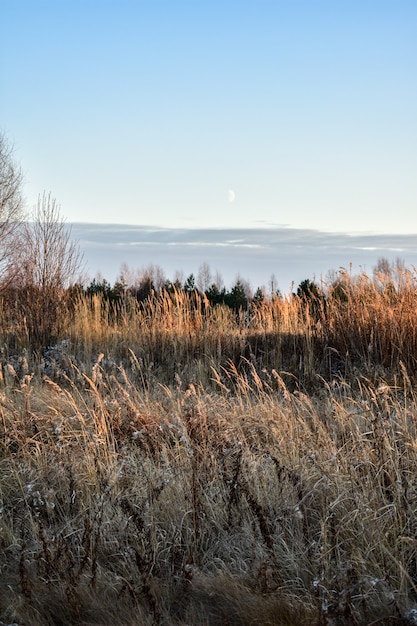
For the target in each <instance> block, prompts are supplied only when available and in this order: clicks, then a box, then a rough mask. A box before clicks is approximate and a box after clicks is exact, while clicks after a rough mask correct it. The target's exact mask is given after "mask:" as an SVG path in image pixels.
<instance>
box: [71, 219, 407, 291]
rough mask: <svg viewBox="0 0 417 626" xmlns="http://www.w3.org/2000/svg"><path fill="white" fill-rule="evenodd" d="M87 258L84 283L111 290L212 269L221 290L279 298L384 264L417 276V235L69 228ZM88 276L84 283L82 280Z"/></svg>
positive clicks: (112, 226) (296, 230)
mask: <svg viewBox="0 0 417 626" xmlns="http://www.w3.org/2000/svg"><path fill="white" fill-rule="evenodd" d="M71 229H72V234H73V237H74V238H75V240H76V241H78V242H79V245H80V249H81V252H82V253H83V254H84V263H83V265H82V267H83V270H84V272H83V274H84V275H83V279H82V280H83V282H87V283H88V282H89V281H90V280H91V279H92V278H93V277H97V278H98V279H100V280H101V279H102V278H105V279H106V280H107V281H109V282H110V283H112V284H113V283H114V282H116V281H117V280H119V279H120V277H121V276H124V277H125V279H126V280H127V282H128V283H129V284H134V282H135V277H137V276H138V275H140V274H141V273H142V271H143V270H144V269H147V268H149V267H150V266H153V267H154V268H159V269H160V270H161V272H162V274H163V275H164V276H165V278H167V279H169V280H171V281H174V280H175V279H176V278H179V279H180V280H181V282H185V280H186V278H187V277H188V276H189V275H190V274H194V276H195V278H196V279H198V276H199V274H200V268H201V267H202V266H206V267H208V268H209V270H210V275H211V279H210V281H209V282H211V280H213V282H216V283H217V284H218V286H219V287H221V286H223V285H224V286H225V287H227V288H231V287H232V286H233V285H234V284H236V282H237V280H241V281H243V283H244V284H245V285H248V286H249V288H250V289H251V290H252V293H254V292H255V290H256V288H257V287H264V288H265V289H266V291H267V292H268V293H270V292H271V285H272V284H273V285H274V289H273V290H274V291H275V290H276V289H279V290H280V292H281V293H282V294H288V293H291V292H293V291H295V290H296V287H297V286H298V285H299V284H300V283H301V282H302V281H303V280H305V279H307V278H308V279H310V280H314V281H315V282H316V283H317V284H318V285H320V286H325V285H328V284H330V283H331V282H333V281H334V280H335V278H336V277H337V275H338V274H339V273H340V272H344V271H347V272H349V274H351V275H358V274H362V273H366V274H367V275H368V276H370V277H372V275H373V270H374V268H375V266H376V265H377V264H378V260H379V259H381V258H384V259H386V260H387V261H389V262H390V263H391V266H393V267H396V266H397V265H398V263H397V261H398V260H399V261H400V266H402V265H404V266H405V267H406V269H407V270H409V271H411V272H413V274H414V276H415V275H416V274H417V246H416V236H415V235H413V234H401V235H393V234H385V235H383V234H373V233H372V234H369V233H368V234H367V233H360V234H356V235H352V234H349V233H327V232H323V231H318V230H312V229H311V230H310V229H301V228H289V227H285V228H273V227H270V228H250V229H248V228H236V227H234V228H223V229H219V228H216V227H213V228H201V227H199V228H195V229H192V228H157V227H155V226H149V227H146V226H136V227H135V226H131V225H130V226H128V225H123V224H119V225H117V224H86V223H82V222H81V223H75V224H72V225H71ZM84 276H85V278H84Z"/></svg>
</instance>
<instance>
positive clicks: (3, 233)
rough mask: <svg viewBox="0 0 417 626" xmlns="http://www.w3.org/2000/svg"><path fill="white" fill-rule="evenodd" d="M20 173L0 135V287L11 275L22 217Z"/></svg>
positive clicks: (11, 150)
mask: <svg viewBox="0 0 417 626" xmlns="http://www.w3.org/2000/svg"><path fill="white" fill-rule="evenodd" d="M21 190H22V171H21V169H20V167H19V166H18V165H17V164H16V162H15V160H14V158H13V148H12V146H11V145H10V143H8V141H7V140H6V137H5V136H4V134H2V133H0V286H2V287H3V286H5V284H7V282H8V279H10V278H11V277H12V275H13V272H12V269H13V261H14V255H13V251H14V249H15V248H16V242H15V237H16V234H17V232H18V229H19V224H20V222H21V220H22V217H23V198H22V191H21Z"/></svg>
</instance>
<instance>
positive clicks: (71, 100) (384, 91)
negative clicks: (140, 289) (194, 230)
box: [0, 0, 417, 233]
mask: <svg viewBox="0 0 417 626" xmlns="http://www.w3.org/2000/svg"><path fill="white" fill-rule="evenodd" d="M0 22H1V41H0V55H1V76H0V90H1V95H0V128H1V129H2V131H4V132H5V134H6V136H7V137H8V138H9V139H10V140H11V141H12V142H13V143H14V145H15V150H16V153H15V154H16V158H17V159H18V160H19V162H20V163H21V165H22V167H23V170H24V174H25V181H26V182H25V193H26V198H27V201H28V204H29V205H32V204H34V203H35V202H36V199H37V196H38V194H39V193H41V192H43V191H44V190H46V191H48V192H51V193H52V195H53V196H54V197H55V198H56V199H57V200H58V202H59V203H60V204H61V207H62V212H63V214H64V216H65V217H66V218H67V220H68V221H70V222H71V221H85V222H87V221H88V222H109V223H111V222H114V223H131V224H156V225H159V226H170V227H172V226H178V227H180V226H182V227H184V226H188V227H199V226H218V227H226V226H244V227H254V226H267V225H269V224H274V225H288V226H293V227H296V228H315V229H322V230H328V231H332V230H335V231H377V232H406V233H410V232H415V233H417V2H416V0H410V1H406V0H395V1H394V0H390V1H387V0H375V1H373V0H331V1H327V2H326V1H321V0H314V1H313V0H291V1H289V0H286V1H280V0H275V1H267V0H258V1H257V2H254V1H253V0H251V1H250V2H246V1H243V0H241V1H237V0H210V1H208V0H207V1H198V0H193V1H189V2H186V1H184V0H170V1H166V0H161V1H158V0H146V1H145V0H136V1H133V0H131V1H129V0H117V2H116V0H114V1H109V0H100V1H99V0H95V1H93V0H72V1H71V2H70V1H69V0H0Z"/></svg>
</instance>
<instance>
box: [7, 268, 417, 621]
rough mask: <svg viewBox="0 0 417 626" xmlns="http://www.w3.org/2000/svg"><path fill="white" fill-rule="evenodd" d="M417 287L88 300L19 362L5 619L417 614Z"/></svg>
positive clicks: (13, 390)
mask: <svg viewBox="0 0 417 626" xmlns="http://www.w3.org/2000/svg"><path fill="white" fill-rule="evenodd" d="M412 286H413V283H412V281H411V279H410V280H409V282H408V283H405V282H404V284H400V285H399V287H398V288H397V289H396V291H395V292H394V293H393V292H392V291H391V292H390V294H389V297H388V295H387V292H386V289H385V290H384V289H381V288H380V285H379V284H378V283H377V282H375V281H370V280H369V279H366V277H361V278H360V280H356V279H355V281H353V280H352V281H350V282H348V283H345V284H344V288H345V290H346V293H345V296H343V298H341V297H340V293H339V294H338V295H337V297H336V294H333V295H332V293H331V292H329V294H328V297H327V302H326V306H325V307H322V309H320V310H318V309H317V308H315V309H312V308H311V307H310V306H309V305H308V303H307V304H306V303H303V302H302V301H301V300H300V299H298V298H288V299H284V300H278V299H276V300H274V301H273V302H269V301H267V302H264V303H262V304H261V305H259V306H258V307H257V308H256V309H254V310H253V311H252V315H251V317H250V319H248V318H247V317H245V316H243V315H240V316H237V317H236V316H235V314H233V313H232V312H231V311H229V310H227V309H225V308H222V307H218V308H211V307H210V306H209V304H208V303H207V302H205V301H204V299H202V298H194V299H193V300H191V299H190V296H187V295H185V294H182V293H178V294H174V297H172V296H169V295H168V294H165V295H164V296H163V297H162V298H161V299H157V298H155V297H153V298H150V299H149V300H148V301H147V303H146V304H145V306H143V307H140V306H139V305H138V304H135V303H133V302H125V303H124V306H123V307H122V308H119V309H118V310H112V309H111V305H109V304H108V303H104V302H103V301H100V300H99V299H98V298H95V299H93V300H92V301H87V300H84V299H80V300H79V301H78V302H77V303H76V307H75V315H73V316H72V318H71V320H70V322H69V323H68V327H67V328H66V331H67V332H66V334H65V337H62V338H59V339H60V340H61V339H64V338H65V339H68V340H69V343H68V346H67V345H66V344H65V347H62V345H61V348H60V349H56V350H55V351H53V352H52V355H53V357H51V353H48V354H49V356H48V355H46V354H45V353H44V354H43V355H41V354H32V353H30V352H29V351H28V352H27V353H21V354H20V355H19V356H16V357H15V358H14V360H11V357H10V356H9V357H7V355H5V356H4V357H3V378H2V382H1V385H2V388H1V395H0V568H1V576H0V620H2V621H3V622H9V623H10V622H16V623H19V624H34V625H38V624H39V625H42V626H43V625H48V624H61V625H69V624H103V625H107V624H109V625H110V624H116V625H122V624H127V625H130V624H132V625H133V624H161V625H162V624H164V625H171V624H172V625H173V626H174V625H185V624H193V625H194V624H196V625H197V624H207V625H210V626H211V625H217V624H219V625H220V624H241V625H248V626H249V625H252V624H260V625H263V624H265V625H268V624H270V625H277V626H280V625H282V626H285V625H287V626H292V625H294V626H295V625H298V624H306V625H308V624H310V625H311V626H313V625H317V626H325V625H331V624H333V625H335V624H337V625H338V624H340V625H342V626H344V625H346V626H347V625H350V624H360V625H365V624H397V623H398V624H413V623H415V622H413V619H414V613H413V610H414V608H415V603H416V596H417V588H416V584H417V583H416V581H417V568H416V563H417V540H416V537H417V483H416V476H417V397H416V388H415V382H414V376H413V368H412V366H413V363H414V359H415V355H416V354H417V351H416V350H415V349H414V343H413V342H414V329H412V328H411V326H412V324H413V323H414V321H415V320H414V316H415V315H417V314H416V313H415V311H417V308H414V310H413V307H414V305H415V295H413V291H412ZM66 314H67V313H66ZM355 315H356V318H355ZM407 333H408V335H407ZM5 336H6V335H5ZM59 345H60V344H59ZM23 357H24V358H23ZM19 359H20V360H19ZM52 361H53V362H52Z"/></svg>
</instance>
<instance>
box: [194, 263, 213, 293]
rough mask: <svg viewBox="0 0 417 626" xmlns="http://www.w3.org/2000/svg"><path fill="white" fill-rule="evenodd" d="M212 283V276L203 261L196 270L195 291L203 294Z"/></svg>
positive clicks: (207, 265)
mask: <svg viewBox="0 0 417 626" xmlns="http://www.w3.org/2000/svg"><path fill="white" fill-rule="evenodd" d="M212 282H213V276H212V274H211V269H210V265H209V264H208V263H207V262H206V261H204V263H202V264H201V265H200V267H199V268H198V274H197V281H196V284H197V289H198V290H199V291H200V293H204V292H205V291H207V289H208V288H209V287H210V285H211V284H212Z"/></svg>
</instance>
